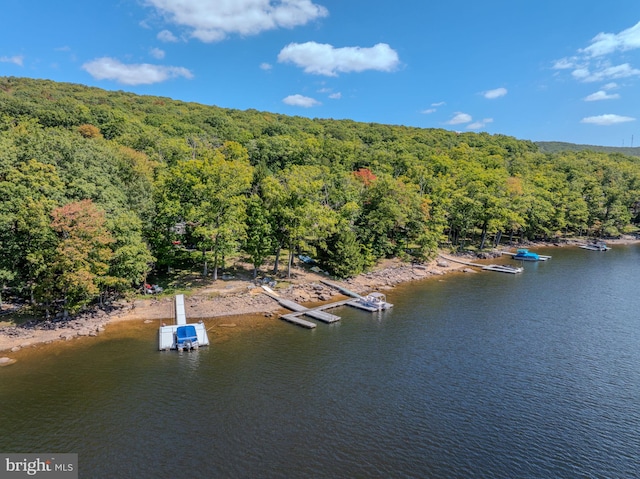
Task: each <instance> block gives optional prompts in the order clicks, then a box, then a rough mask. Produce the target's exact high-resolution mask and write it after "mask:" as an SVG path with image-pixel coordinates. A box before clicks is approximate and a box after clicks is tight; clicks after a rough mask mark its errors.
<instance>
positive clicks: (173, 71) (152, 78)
mask: <svg viewBox="0 0 640 479" xmlns="http://www.w3.org/2000/svg"><path fill="white" fill-rule="evenodd" d="M82 68H83V69H84V70H86V71H87V72H89V74H90V75H91V76H92V77H93V78H95V79H97V80H114V81H116V82H118V83H122V84H125V85H151V84H153V83H160V82H163V81H166V80H168V79H170V78H176V77H184V78H193V74H192V73H191V72H190V71H189V70H187V69H186V68H182V67H171V66H162V65H151V64H148V63H139V64H129V65H127V64H124V63H121V62H120V61H118V60H116V59H114V58H109V57H103V58H97V59H95V60H93V61H90V62H87V63H85V64H84V65H82Z"/></svg>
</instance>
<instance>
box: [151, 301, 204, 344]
mask: <svg viewBox="0 0 640 479" xmlns="http://www.w3.org/2000/svg"><path fill="white" fill-rule="evenodd" d="M175 313H176V324H170V325H166V324H164V323H163V324H162V326H160V330H159V331H158V349H160V351H167V350H169V349H177V350H178V351H185V350H186V351H190V350H192V349H193V350H196V349H198V348H199V347H200V346H208V345H209V336H208V335H207V329H206V328H205V325H204V323H203V322H202V321H199V322H197V323H192V324H188V323H187V315H186V313H185V309H184V295H183V294H177V295H176V297H175Z"/></svg>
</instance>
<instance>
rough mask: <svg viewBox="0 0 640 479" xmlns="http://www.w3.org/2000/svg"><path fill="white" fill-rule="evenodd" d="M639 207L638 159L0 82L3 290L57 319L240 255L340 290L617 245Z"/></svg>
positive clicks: (210, 270) (213, 269)
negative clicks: (536, 243) (533, 254)
mask: <svg viewBox="0 0 640 479" xmlns="http://www.w3.org/2000/svg"><path fill="white" fill-rule="evenodd" d="M639 199H640V158H637V157H633V156H624V155H621V154H608V153H598V152H590V151H569V152H560V153H552V154H548V153H542V152H540V151H539V149H538V147H537V146H536V145H535V144H533V143H532V142H530V141H523V140H517V139H515V138H512V137H507V136H503V135H488V134H484V133H479V134H478V133H461V134H458V133H455V132H451V131H446V130H442V129H419V128H410V127H403V126H390V125H383V124H373V123H368V124H365V123H356V122H353V121H347V120H341V121H336V120H322V119H314V120H311V119H306V118H301V117H289V116H284V115H278V114H273V113H267V112H259V111H254V110H249V111H238V110H230V109H223V108H218V107H213V106H205V105H200V104H195V103H185V102H180V101H176V100H171V99H169V98H160V97H149V96H137V95H133V94H130V93H125V92H109V91H104V90H100V89H97V88H89V87H84V86H80V85H73V84H64V83H55V82H51V81H43V80H32V79H24V78H0V202H1V205H2V207H1V210H0V247H1V248H2V251H3V254H2V255H1V256H0V286H2V289H1V290H0V291H2V292H4V291H10V292H11V294H14V295H18V296H21V297H23V298H25V299H28V300H29V301H31V302H32V304H33V305H35V306H38V307H42V308H43V309H44V310H46V311H48V312H51V313H57V312H60V311H64V312H67V311H71V312H73V311H77V310H78V309H80V308H82V307H83V306H85V305H87V304H89V303H92V302H95V301H102V300H104V299H106V298H112V297H114V296H117V295H119V294H123V293H125V292H127V291H130V290H132V289H135V288H139V287H140V285H141V284H142V283H143V282H144V281H145V279H146V277H147V275H148V274H149V272H150V271H152V270H153V269H156V270H163V271H166V270H168V269H169V268H177V267H181V266H188V267H191V266H193V265H195V264H197V265H198V267H199V268H201V270H202V273H203V274H205V275H213V277H214V278H216V277H217V274H218V271H219V269H220V268H221V267H224V265H225V262H226V261H228V260H229V259H230V258H235V257H238V256H243V257H246V258H248V260H249V261H250V262H251V263H253V264H254V265H255V268H256V270H258V269H259V268H260V267H261V266H262V265H263V263H264V262H265V260H266V259H267V258H271V259H275V264H276V268H280V269H281V270H282V269H284V270H286V269H287V267H290V265H291V262H292V261H293V258H294V255H297V254H306V255H309V256H311V257H313V258H315V259H316V260H317V261H319V262H320V264H321V267H322V268H323V269H327V270H329V271H331V272H332V273H333V274H335V275H337V276H341V277H347V276H350V275H354V274H357V273H360V272H362V271H363V270H365V269H366V268H368V267H370V266H371V265H373V264H375V262H376V261H377V260H379V259H381V258H385V257H393V256H402V257H409V256H411V257H415V258H416V259H424V258H428V257H431V256H432V255H433V254H434V252H435V250H436V248H437V247H438V246H439V245H443V244H446V245H448V246H451V247H460V248H463V247H467V246H468V245H469V244H470V243H473V244H474V245H475V246H477V247H479V248H485V247H487V246H489V245H491V244H494V243H497V242H499V241H500V238H501V237H520V238H524V239H545V238H547V239H548V238H555V237H558V236H562V235H585V234H588V235H591V236H598V237H600V236H616V235H619V234H621V233H622V232H624V231H626V230H629V229H630V228H632V227H633V226H632V225H633V223H635V222H636V221H637V219H638V218H637V213H638V205H639V204H640V203H639ZM283 263H285V264H283Z"/></svg>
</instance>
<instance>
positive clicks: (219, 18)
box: [146, 0, 329, 43]
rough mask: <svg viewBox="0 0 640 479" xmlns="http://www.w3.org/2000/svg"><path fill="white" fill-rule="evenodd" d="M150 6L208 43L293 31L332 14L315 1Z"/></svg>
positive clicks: (183, 1) (205, 0) (215, 0)
mask: <svg viewBox="0 0 640 479" xmlns="http://www.w3.org/2000/svg"><path fill="white" fill-rule="evenodd" d="M146 4H147V5H149V6H151V7H155V8H156V9H157V10H158V11H159V12H160V13H162V14H163V15H164V16H165V17H166V18H167V20H168V21H169V22H171V23H173V24H176V25H180V26H182V27H186V28H187V29H188V30H190V34H191V36H192V37H194V38H197V39H199V40H201V41H203V42H207V43H208V42H215V41H220V40H223V39H224V38H226V37H227V35H229V34H233V33H237V34H240V35H256V34H258V33H260V32H263V31H265V30H274V29H276V28H293V27H296V26H299V25H305V24H307V23H309V22H310V21H313V20H315V19H318V18H322V17H326V16H327V15H328V14H329V12H328V10H327V9H326V8H325V7H323V6H321V5H316V4H314V3H313V2H312V1H311V0H146Z"/></svg>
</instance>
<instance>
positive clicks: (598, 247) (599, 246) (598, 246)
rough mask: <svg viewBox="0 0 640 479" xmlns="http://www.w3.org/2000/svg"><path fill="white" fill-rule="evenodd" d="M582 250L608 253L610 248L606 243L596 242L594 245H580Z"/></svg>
mask: <svg viewBox="0 0 640 479" xmlns="http://www.w3.org/2000/svg"><path fill="white" fill-rule="evenodd" d="M580 248H582V249H588V250H590V251H608V250H610V249H611V248H609V247H608V246H607V245H606V243H605V242H604V241H594V242H593V243H587V244H582V245H580Z"/></svg>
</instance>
